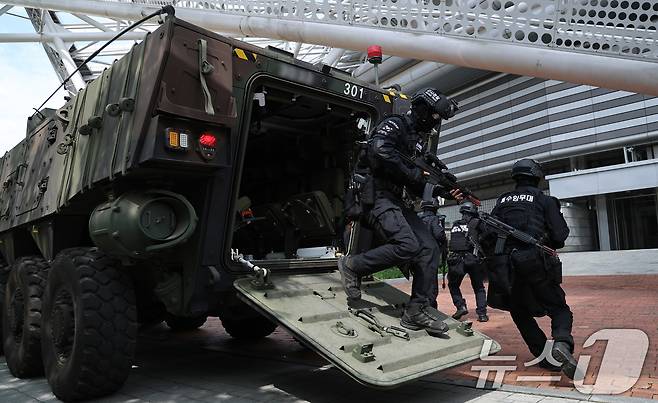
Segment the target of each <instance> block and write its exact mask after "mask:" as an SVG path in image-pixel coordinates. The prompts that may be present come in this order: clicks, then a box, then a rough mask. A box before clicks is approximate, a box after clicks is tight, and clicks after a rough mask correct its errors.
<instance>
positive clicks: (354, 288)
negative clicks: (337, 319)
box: [338, 256, 361, 301]
mask: <svg viewBox="0 0 658 403" xmlns="http://www.w3.org/2000/svg"><path fill="white" fill-rule="evenodd" d="M338 271H340V278H341V280H342V281H343V287H345V294H347V299H349V300H352V301H356V300H359V299H361V278H360V277H359V275H358V274H357V273H356V272H354V270H352V269H351V268H350V267H349V266H348V264H347V256H341V257H339V258H338Z"/></svg>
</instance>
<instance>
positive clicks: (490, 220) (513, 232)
mask: <svg viewBox="0 0 658 403" xmlns="http://www.w3.org/2000/svg"><path fill="white" fill-rule="evenodd" d="M459 212H460V213H462V214H463V215H465V216H468V217H470V218H479V219H480V222H483V223H485V224H486V225H487V226H488V228H490V229H491V230H493V232H495V233H496V234H497V235H498V241H497V242H496V251H495V253H502V252H503V251H502V249H503V246H504V243H505V239H507V237H510V236H511V237H512V238H514V239H518V240H519V241H521V242H524V243H527V244H529V245H534V246H536V247H538V248H539V249H541V251H542V252H544V253H546V254H547V255H549V256H557V251H556V250H555V249H551V248H549V247H548V246H546V245H544V244H542V243H541V241H540V240H538V239H537V238H535V237H533V236H531V235H529V234H527V233H525V232H523V231H520V230H518V229H516V228H514V227H512V226H511V225H507V224H505V223H504V222H502V221H500V220H498V219H497V218H495V217H493V216H492V215H491V214H489V213H485V212H482V211H477V209H475V208H469V207H468V206H466V205H465V206H462V208H460V209H459Z"/></svg>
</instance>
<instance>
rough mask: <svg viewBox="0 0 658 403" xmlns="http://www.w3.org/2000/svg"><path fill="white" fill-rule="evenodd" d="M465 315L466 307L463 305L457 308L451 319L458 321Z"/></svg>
mask: <svg viewBox="0 0 658 403" xmlns="http://www.w3.org/2000/svg"><path fill="white" fill-rule="evenodd" d="M467 314H468V309H466V305H465V304H464V305H462V306H460V307H458V308H457V312H455V313H453V314H452V318H453V319H456V320H459V319H461V317H462V316H464V315H467Z"/></svg>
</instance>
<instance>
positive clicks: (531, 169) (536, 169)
mask: <svg viewBox="0 0 658 403" xmlns="http://www.w3.org/2000/svg"><path fill="white" fill-rule="evenodd" d="M521 176H527V177H530V178H536V179H544V172H543V171H542V169H541V165H539V163H538V162H537V161H535V160H532V159H529V158H524V159H522V160H518V161H516V162H515V163H514V166H513V167H512V178H518V177H521Z"/></svg>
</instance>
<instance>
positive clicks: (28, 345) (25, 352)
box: [2, 256, 50, 378]
mask: <svg viewBox="0 0 658 403" xmlns="http://www.w3.org/2000/svg"><path fill="white" fill-rule="evenodd" d="M12 266H13V267H14V268H13V270H12V271H10V272H9V274H8V276H7V280H9V276H11V275H14V276H17V277H23V281H26V283H27V284H25V285H26V286H27V293H26V295H24V298H25V307H24V309H25V315H24V323H23V338H22V339H23V340H22V342H21V343H20V345H19V344H17V343H15V342H14V343H11V344H12V345H5V344H8V343H10V342H8V341H7V337H4V334H3V343H2V344H3V346H4V347H7V351H11V352H10V353H9V354H8V355H7V357H6V360H7V367H8V368H9V372H11V373H12V375H14V376H15V377H17V378H31V377H35V376H41V375H43V361H42V360H41V306H42V304H41V303H42V297H43V291H44V289H45V286H46V279H47V275H48V269H49V268H50V265H49V264H48V262H47V261H46V260H45V259H43V258H42V257H40V256H27V257H21V258H19V259H17V260H16V261H15V262H14V264H13V265H12ZM14 272H15V273H14ZM3 294H4V293H3ZM3 298H4V295H3ZM3 309H4V307H3ZM3 330H4V329H3Z"/></svg>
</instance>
